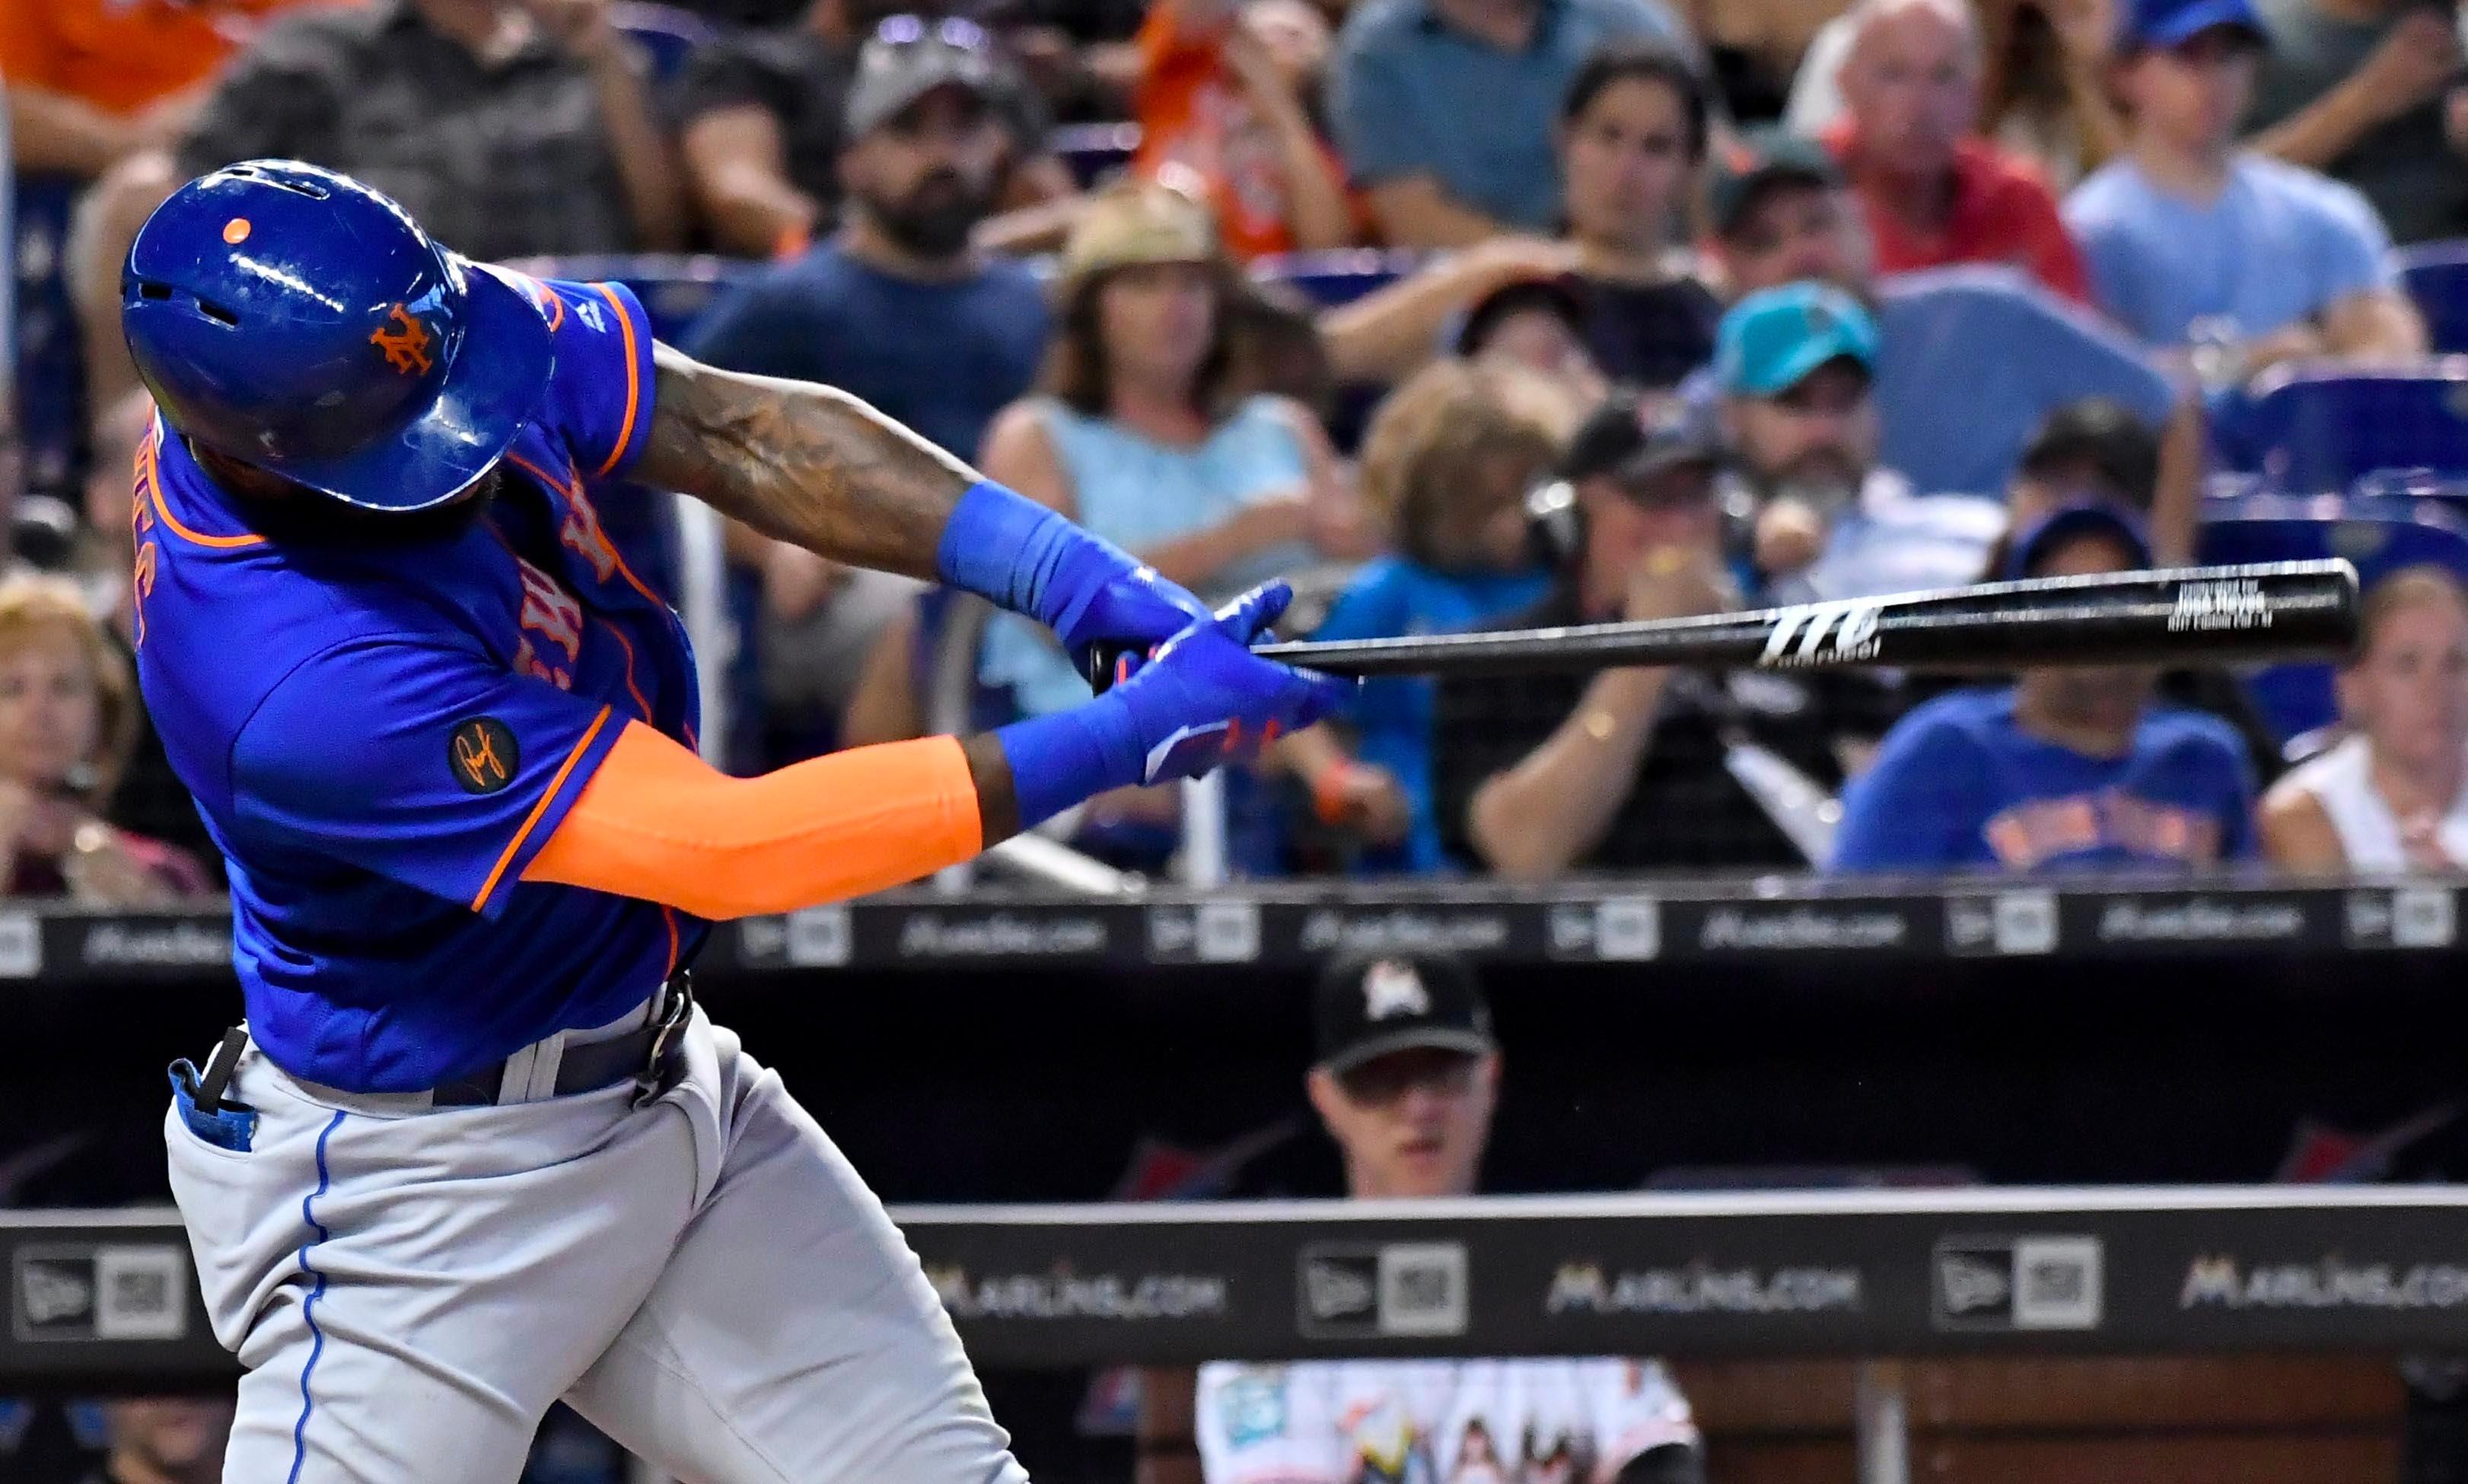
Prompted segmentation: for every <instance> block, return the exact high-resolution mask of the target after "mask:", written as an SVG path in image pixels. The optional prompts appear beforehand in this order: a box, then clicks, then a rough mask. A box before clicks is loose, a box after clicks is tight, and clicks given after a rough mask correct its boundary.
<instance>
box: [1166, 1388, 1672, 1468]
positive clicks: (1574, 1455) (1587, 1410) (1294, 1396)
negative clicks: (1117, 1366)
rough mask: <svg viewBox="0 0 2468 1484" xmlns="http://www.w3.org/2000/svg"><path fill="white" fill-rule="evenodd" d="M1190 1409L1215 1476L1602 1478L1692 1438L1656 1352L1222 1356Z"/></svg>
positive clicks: (1206, 1464)
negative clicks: (1281, 1359) (1503, 1356)
mask: <svg viewBox="0 0 2468 1484" xmlns="http://www.w3.org/2000/svg"><path fill="white" fill-rule="evenodd" d="M1195 1412H1196V1416H1195V1418H1194V1423H1195V1427H1196V1430H1197V1432H1198V1438H1199V1444H1200V1467H1201V1470H1202V1472H1203V1473H1205V1475H1206V1477H1207V1484H1608V1481H1610V1480H1611V1479H1613V1478H1616V1477H1617V1476H1618V1474H1619V1471H1620V1469H1621V1468H1622V1467H1623V1466H1624V1465H1626V1464H1627V1463H1628V1462H1629V1461H1630V1460H1631V1459H1633V1458H1635V1457H1636V1456H1637V1455H1639V1454H1641V1453H1644V1452H1647V1451H1649V1450H1654V1449H1657V1448H1663V1447H1667V1446H1670V1445H1672V1444H1685V1445H1688V1446H1690V1447H1695V1446H1696V1444H1697V1441H1698V1439H1697V1424H1696V1420H1695V1418H1693V1417H1692V1416H1691V1415H1690V1414H1689V1410H1688V1401H1687V1399H1686V1398H1685V1397H1682V1396H1681V1395H1680V1389H1679V1388H1678V1387H1677V1386H1675V1385H1673V1384H1672V1381H1671V1377H1670V1375H1669V1373H1667V1372H1665V1371H1664V1370H1663V1368H1662V1365H1661V1362H1659V1361H1657V1360H1625V1359H1616V1358H1600V1359H1582V1360H1561V1359H1547V1360H1546V1359H1524V1360H1316V1361H1308V1362H1304V1363H1300V1364H1293V1365H1252V1364H1237V1363H1234V1362H1230V1361H1219V1362H1217V1363H1214V1364H1211V1365H1205V1366H1202V1367H1200V1395H1199V1398H1198V1402H1197V1405H1196V1407H1195Z"/></svg>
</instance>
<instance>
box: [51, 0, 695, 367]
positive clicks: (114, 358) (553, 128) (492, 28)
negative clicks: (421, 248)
mask: <svg viewBox="0 0 2468 1484" xmlns="http://www.w3.org/2000/svg"><path fill="white" fill-rule="evenodd" d="M608 3H609V0H375V3H372V4H368V5H361V6H353V7H349V8H346V9H342V10H322V9H310V10H305V11H300V12H299V13H297V14H293V15H287V16H286V17H284V18H283V19H282V20H280V21H278V22H276V23H275V24H273V25H271V26H269V27H267V28H266V30H265V32H264V33H263V35H261V36H260V37H259V38H258V40H257V41H256V43H255V44H254V45H252V46H251V47H250V48H249V50H248V51H247V52H246V53H244V54H243V55H242V56H240V57H239V58H238V59H237V60H236V61H235V62H234V63H233V64H232V66H231V67H230V69H229V70H227V71H226V72H225V73H224V74H223V75H222V77H221V79H220V80H218V81H217V83H216V84H215V87H214V90H213V92H212V93H211V94H210V95H209V96H208V97H207V99H206V101H205V103H203V105H202V106H201V107H200V108H199V110H198V112H197V116H196V119H195V121H194V125H193V126H191V128H190V129H189V131H188V133H187V134H186V136H185V137H184V138H183V139H182V140H181V141H180V143H179V145H178V147H177V148H176V149H175V150H173V151H171V154H170V155H168V156H167V155H166V154H165V153H164V152H162V151H149V152H147V153H145V154H141V155H137V156H133V157H131V158H130V159H128V160H127V161H126V162H124V164H123V165H122V166H121V167H120V168H119V169H117V170H115V171H113V172H112V173H111V175H110V176H108V177H107V178H106V179H105V180H104V181H103V183H102V185H101V186H99V187H98V188H97V190H96V192H95V193H94V194H93V196H92V197H90V198H89V200H88V201H87V203H86V205H85V207H84V208H83V211H82V213H81V215H82V216H83V217H84V220H83V221H82V222H81V224H80V227H79V229H78V233H77V241H76V243H75V244H74V246H73V249H72V252H73V263H74V265H73V268H72V281H73V284H74V286H75V288H76V292H77V299H78V312H79V315H80V320H81V321H82V323H83V327H84V332H85V348H86V376H87V389H88V398H89V401H88V405H89V407H90V408H92V409H94V410H97V411H99V410H101V409H103V408H104V407H108V406H110V405H111V404H112V403H113V402H114V401H116V400H119V398H120V397H122V396H123V395H125V394H126V392H127V391H129V390H130V389H131V388H133V387H134V386H136V384H137V379H136V373H135V370H134V369H133V368H132V367H131V366H130V365H129V362H128V354H127V350H126V346H124V345H123V344H122V341H121V334H120V266H121V261H122V259H124V258H125V257H126V255H127V252H128V244H129V242H130V241H131V240H134V239H135V237H136V235H137V229H138V227H139V226H141V225H142V224H143V223H144V222H145V219H146V217H147V216H148V215H149V213H151V212H152V211H153V209H154V208H155V207H156V206H157V205H159V204H161V202H162V199H163V197H164V196H166V195H168V194H171V189H172V187H174V186H175V185H177V184H178V183H179V182H180V181H183V180H186V179H189V178H192V177H194V176H196V175H201V174H203V173H205V172H206V171H210V170H214V169H217V168H218V167H220V166H224V165H229V164H232V163H234V162H237V161H240V160H249V159H262V158H284V159H296V160H307V161H309V162H310V163H311V164H315V165H323V166H326V167H328V168H329V169H331V170H338V171H344V172H345V173H347V174H351V175H354V176H355V177H357V178H359V179H361V180H364V181H366V182H367V183H368V184H370V185H372V186H374V187H376V188H377V190H380V191H383V192H385V193H386V194H388V195H391V196H393V197H394V198H395V199H396V200H398V201H400V202H401V203H402V205H403V208H404V209H405V210H406V211H409V212H410V213H411V214H412V215H413V216H415V217H418V218H419V219H420V221H421V224H422V225H423V226H425V227H426V228H428V230H429V231H430V232H432V233H434V234H435V235H436V237H437V239H438V240H440V241H442V242H445V243H446V244H447V245H448V246H450V247H452V248H453V249H454V250H456V251H457V252H461V253H464V254H466V255H468V256H469V257H473V258H478V259H483V260H490V261H495V260H501V259H509V258H522V257H530V256H534V255H537V254H554V253H601V252H626V251H631V250H657V249H662V248H669V247H674V246H677V245H679V244H681V243H682V242H683V241H684V240H685V229H686V201H685V196H684V194H683V192H682V191H681V190H680V189H679V186H678V183H677V171H676V169H675V164H674V160H673V158H672V156H671V151H670V148H669V145H668V140H667V138H666V136H665V135H664V134H663V133H662V132H661V129H660V125H659V122H658V120H657V119H656V118H654V117H653V115H652V111H651V99H650V93H649V91H648V84H647V83H646V82H645V80H644V72H645V64H644V62H643V59H642V57H641V56H640V54H639V52H638V51H637V49H636V48H635V46H634V44H633V43H632V42H630V41H628V39H627V38H626V37H625V35H624V34H622V33H620V32H619V31H618V30H617V28H616V27H615V26H614V25H613V24H611V23H610V21H609V16H608Z"/></svg>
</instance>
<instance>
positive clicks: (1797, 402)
mask: <svg viewBox="0 0 2468 1484" xmlns="http://www.w3.org/2000/svg"><path fill="white" fill-rule="evenodd" d="M1877 346H1878V337H1877V324H1876V321H1875V320H1873V319H1870V318H1869V317H1868V311H1867V310H1866V309H1864V308H1861V307H1860V303H1859V301H1858V300H1855V299H1853V298H1852V297H1851V296H1850V295H1848V294H1846V293H1844V292H1842V291H1841V290H1840V289H1839V288H1834V287H1831V286H1828V285H1822V284H1794V285H1786V286H1784V287H1781V288H1769V289H1767V290H1765V291H1764V292H1762V293H1757V294H1751V295H1749V296H1748V298H1746V299H1743V300H1741V301H1740V302H1739V304H1738V305H1736V306H1734V307H1733V308H1732V309H1731V311H1730V312H1729V313H1728V314H1725V316H1723V324H1722V339H1721V344H1720V347H1719V350H1718V352H1717V354H1716V358H1715V363H1714V365H1715V376H1716V377H1717V378H1718V379H1719V380H1720V382H1721V385H1722V389H1723V425H1724V428H1725V431H1726V432H1727V433H1728V434H1729V436H1730V443H1731V448H1732V453H1733V460H1732V475H1733V477H1734V478H1736V479H1737V480H1738V481H1739V482H1740V483H1741V484H1743V485H1745V486H1746V489H1747V492H1748V495H1749V496H1750V498H1749V499H1748V500H1746V501H1736V502H1731V503H1734V504H1737V505H1740V506H1743V507H1745V508H1747V509H1749V510H1753V512H1754V520H1755V544H1754V551H1753V562H1754V566H1755V568H1756V572H1757V575H1758V577H1759V578H1760V579H1761V580H1762V582H1764V583H1765V585H1766V586H1767V587H1768V588H1769V589H1770V590H1771V596H1772V597H1773V598H1774V599H1775V600H1776V601H1778V602H1804V601H1807V600H1809V599H1812V598H1865V597H1872V596H1875V595H1877V594H1880V593H1898V592H1916V591H1920V590H1922V589H1925V588H1931V587H1954V586H1959V585H1961V584H1962V583H1965V582H1972V581H1974V580H1976V579H1977V577H1978V575H1979V569H1980V566H1981V563H1982V562H1983V560H1984V559H1985V558H1986V556H1987V552H1988V548H1989V546H1990V544H1991V543H1993V542H1994V541H1995V540H1996V539H1997V537H1999V536H2000V534H2002V533H2003V531H2004V529H2005V512H2004V509H2003V507H2002V506H2001V504H2000V503H1999V502H1997V501H1994V500H1988V499H1981V498H1979V497H1977V496H1974V495H1966V494H1914V493H1913V492H1912V491H1911V487H1910V484H1909V482H1908V480H1906V479H1904V478H1903V476H1902V475H1900V474H1897V473H1895V472H1893V471H1892V470H1890V469H1885V468H1878V467H1877V442H1878V426H1877V406H1876V399H1875V397H1874V396H1873V395H1872V394H1873V391H1874V388H1875V385H1876V367H1877Z"/></svg>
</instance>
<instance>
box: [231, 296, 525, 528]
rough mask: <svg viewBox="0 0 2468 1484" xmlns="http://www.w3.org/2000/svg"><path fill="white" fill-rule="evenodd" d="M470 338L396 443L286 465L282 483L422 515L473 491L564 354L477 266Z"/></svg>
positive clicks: (520, 299) (518, 300)
mask: <svg viewBox="0 0 2468 1484" xmlns="http://www.w3.org/2000/svg"><path fill="white" fill-rule="evenodd" d="M462 267H463V272H464V273H465V275H466V276H467V282H468V284H469V285H470V290H469V296H468V299H467V301H466V304H465V310H464V312H465V315H466V320H465V330H464V333H463V340H462V343H461V344H460V345H459V346H457V347H456V349H455V354H454V358H453V360H452V362H451V363H450V364H448V365H447V367H446V375H445V376H444V377H442V378H440V380H439V381H438V384H437V392H436V395H435V396H434V397H432V398H431V399H430V400H429V402H428V404H427V405H426V406H424V407H423V408H421V409H419V410H418V411H417V412H416V413H414V414H413V415H412V416H411V418H410V419H409V420H408V421H407V422H404V423H403V424H402V425H401V426H400V427H399V428H398V429H396V431H395V432H394V434H393V436H391V437H388V438H383V439H379V440H377V442H375V443H372V444H370V445H366V446H363V447H359V448H354V449H353V450H352V451H351V452H350V453H348V454H344V455H341V456H339V457H336V458H331V459H305V460H286V461H284V464H283V466H282V468H280V469H279V470H278V472H280V473H281V474H282V475H283V476H284V477H285V478H286V479H289V480H292V481H294V482H296V483H299V484H303V485H306V486H308V487H309V489H311V490H314V491H318V492H319V493H320V494H327V495H331V496H332V497H333V498H335V499H337V500H341V501H342V502H344V503H345V504H347V505H356V506H359V507H360V508H361V509H363V510H382V511H416V510H426V509H427V508H429V507H430V506H432V505H443V504H445V503H446V501H447V500H450V499H452V498H454V497H455V496H456V495H458V494H461V493H462V492H463V491H466V490H468V489H469V488H471V486H472V484H473V483H474V482H475V481H477V480H478V479H479V478H480V477H481V476H482V475H484V474H486V473H488V472H489V470H490V469H491V468H494V467H495V466H496V463H497V461H498V460H499V459H501V458H504V457H505V454H506V450H507V449H508V448H509V447H511V446H513V445H514V435H515V434H517V433H519V432H521V431H522V429H523V424H524V423H525V422H529V421H530V420H531V416H532V414H533V412H535V411H536V410H537V408H538V407H539V403H540V399H541V398H542V397H543V396H545V395H546V394H547V392H548V382H549V376H550V374H551V373H552V372H553V371H554V370H555V369H556V366H557V355H556V352H555V350H554V349H553V347H552V345H551V342H550V338H549V328H548V321H547V320H545V319H543V318H542V317H541V316H540V311H539V309H538V308H537V306H536V305H534V304H533V303H532V301H531V300H530V299H529V298H528V297H527V296H526V295H524V293H523V292H522V291H521V290H520V289H518V288H516V287H514V285H511V284H508V283H507V282H506V281H505V280H503V279H501V278H499V277H498V276H497V275H496V274H494V273H491V272H490V271H488V270H487V269H486V268H483V267H481V266H479V265H478V264H476V263H464V264H463V265H462Z"/></svg>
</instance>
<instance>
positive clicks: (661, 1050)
mask: <svg viewBox="0 0 2468 1484" xmlns="http://www.w3.org/2000/svg"><path fill="white" fill-rule="evenodd" d="M663 988H664V989H666V990H670V991H673V992H674V993H668V994H667V995H666V996H665V1002H664V1003H663V1004H662V1005H661V1007H660V1018H659V1021H658V1023H657V1024H655V1025H653V1026H652V1027H651V1052H650V1054H649V1055H647V1056H646V1057H645V1058H644V1059H643V1070H642V1071H641V1072H639V1073H637V1074H635V1078H634V1106H635V1107H650V1106H651V1104H652V1103H653V1102H655V1101H657V1100H658V1098H659V1096H660V1094H661V1093H663V1092H665V1091H667V1090H668V1089H667V1088H666V1087H664V1086H662V1085H661V1084H662V1082H663V1081H664V1080H665V1079H664V1077H663V1075H662V1071H663V1063H665V1062H667V1061H668V1058H669V1052H670V1050H671V1049H672V1048H674V1046H675V1044H676V1039H677V1037H678V1035H679V1034H680V1033H682V1032H683V1031H684V1030H685V1028H686V1022H687V1021H689V1020H691V1019H693V1018H694V980H693V979H692V978H691V977H689V976H688V975H685V974H682V973H681V974H678V975H677V976H676V977H675V978H674V979H672V980H670V981H669V983H668V984H667V985H666V986H664V987H663Z"/></svg>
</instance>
